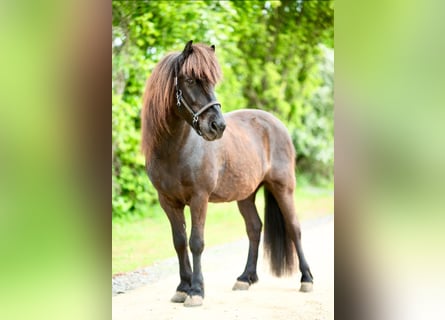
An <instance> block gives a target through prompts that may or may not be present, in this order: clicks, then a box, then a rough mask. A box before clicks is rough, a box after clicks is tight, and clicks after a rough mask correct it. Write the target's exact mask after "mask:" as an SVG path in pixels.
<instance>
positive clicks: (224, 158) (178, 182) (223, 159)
mask: <svg viewBox="0 0 445 320" xmlns="http://www.w3.org/2000/svg"><path fill="white" fill-rule="evenodd" d="M221 76H222V74H221V69H220V66H219V64H218V61H217V59H216V55H215V46H214V45H211V46H207V45H204V44H193V41H189V42H188V43H187V44H186V46H185V48H184V50H183V51H182V52H172V53H169V54H167V55H166V56H165V57H164V58H163V59H161V61H160V62H159V63H158V64H157V65H156V66H155V68H154V70H153V71H152V74H151V76H150V77H149V78H148V80H147V83H146V87H145V92H144V96H143V107H142V111H141V127H142V128H141V129H142V130H141V132H142V142H141V147H142V152H143V153H144V155H145V164H146V165H145V166H146V171H147V174H148V177H149V179H150V180H151V182H152V184H153V186H154V187H155V189H156V190H157V193H158V198H159V203H160V205H161V207H162V208H163V210H164V211H165V213H166V215H167V217H168V219H169V221H170V225H171V230H172V236H173V244H174V247H175V250H176V253H177V256H178V261H179V275H180V283H179V285H178V287H177V288H176V292H175V294H174V295H173V297H172V298H171V301H172V302H177V303H183V304H184V306H186V307H191V306H200V305H202V304H203V299H204V280H203V275H202V271H201V254H202V252H203V250H204V225H205V220H206V214H207V205H208V202H231V201H237V204H238V208H239V211H240V212H241V215H242V217H243V218H244V222H245V227H246V231H247V236H248V239H249V250H248V256H247V263H246V266H245V269H244V271H243V272H242V274H241V275H240V276H239V277H238V278H237V280H236V282H235V285H234V286H233V290H247V289H248V288H249V287H250V286H251V285H252V284H254V283H255V282H257V281H258V275H257V270H256V269H257V259H258V247H259V243H260V237H261V230H262V227H263V224H262V222H261V219H260V217H259V215H258V211H257V209H256V206H255V196H256V194H257V191H258V190H259V189H260V188H261V187H263V189H264V193H265V218H264V239H263V242H264V244H263V245H264V253H265V256H266V257H268V260H269V262H270V266H271V271H272V273H273V274H274V275H275V276H278V277H279V276H283V275H289V274H292V272H293V271H295V263H296V262H295V253H296V254H297V256H298V262H299V270H300V272H301V275H302V276H301V281H300V282H301V287H300V291H303V292H308V291H311V290H312V286H313V277H312V274H311V271H310V269H309V265H308V263H307V261H306V259H305V257H304V254H303V249H302V245H301V230H300V224H299V221H298V219H297V216H296V213H295V207H294V198H293V193H294V189H295V150H294V147H293V144H292V141H291V138H290V136H289V133H288V131H287V129H286V127H285V126H284V124H283V123H281V122H280V121H279V120H278V119H277V118H275V117H274V116H273V115H272V114H270V113H267V112H265V111H261V110H256V109H244V110H236V111H232V112H229V113H226V114H224V115H223V114H222V112H221V104H220V103H219V102H218V101H217V100H216V97H215V92H214V88H215V85H216V83H217V82H218V81H219V80H220V79H221ZM185 206H189V207H190V212H191V223H192V226H191V235H190V239H189V244H187V232H186V226H185V217H184V208H185ZM188 246H190V251H191V253H192V258H193V268H192V266H191V264H190V260H189V253H188Z"/></svg>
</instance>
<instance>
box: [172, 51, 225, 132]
mask: <svg viewBox="0 0 445 320" xmlns="http://www.w3.org/2000/svg"><path fill="white" fill-rule="evenodd" d="M184 61H185V59H184V57H183V55H182V54H180V55H179V57H178V60H177V63H176V64H175V90H176V106H177V107H178V109H179V111H181V105H184V107H185V109H186V110H187V111H188V112H189V113H190V115H191V116H192V123H191V125H192V127H193V129H195V131H196V133H197V134H198V135H200V136H202V132H201V129H200V126H199V116H200V115H201V114H203V113H204V112H205V111H206V110H207V109H209V108H211V107H213V106H216V105H217V106H219V107H220V108H221V104H220V103H219V102H218V101H211V102H209V103H207V104H206V105H205V106H203V107H202V108H201V109H199V111H198V112H194V111H193V109H192V108H191V107H190V106H189V104H188V103H187V101H185V99H184V97H183V96H182V91H181V89H179V86H178V73H179V70H180V69H181V66H182V64H183V63H184Z"/></svg>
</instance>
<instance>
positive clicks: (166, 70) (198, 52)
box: [141, 44, 221, 160]
mask: <svg viewBox="0 0 445 320" xmlns="http://www.w3.org/2000/svg"><path fill="white" fill-rule="evenodd" d="M192 48H193V52H192V53H191V54H190V55H189V56H188V57H187V59H186V60H185V61H184V63H183V65H182V67H181V70H180V73H182V74H184V75H186V76H189V77H194V78H198V79H203V80H206V82H208V83H209V84H211V85H212V86H214V85H216V83H217V82H218V81H219V80H220V79H221V69H220V66H219V64H218V61H217V59H216V55H215V53H214V50H213V49H212V48H211V47H209V46H205V45H202V44H194V45H192ZM179 55H180V53H179V52H173V53H169V54H168V55H166V56H165V57H164V58H163V59H162V60H161V61H160V62H159V63H158V64H157V65H156V67H155V68H154V69H153V72H152V74H151V76H150V77H149V78H148V80H147V84H146V87H145V93H144V97H143V106H142V113H141V125H142V141H141V149H142V152H143V153H144V154H145V158H146V159H147V160H149V159H150V158H151V156H152V153H153V150H154V148H156V146H157V145H158V144H159V142H160V140H161V138H162V137H165V136H166V135H170V128H169V127H168V119H169V118H170V117H173V116H175V115H174V108H175V105H176V101H175V86H174V68H175V63H176V62H177V58H178V56H179Z"/></svg>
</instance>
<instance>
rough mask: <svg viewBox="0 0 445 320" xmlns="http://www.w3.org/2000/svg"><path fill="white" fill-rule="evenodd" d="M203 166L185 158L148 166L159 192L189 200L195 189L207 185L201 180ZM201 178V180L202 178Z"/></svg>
mask: <svg viewBox="0 0 445 320" xmlns="http://www.w3.org/2000/svg"><path fill="white" fill-rule="evenodd" d="M201 172H202V168H200V167H198V166H197V164H196V163H195V164H194V165H193V164H190V163H188V162H187V161H185V160H183V159H175V160H174V161H162V162H155V163H153V164H152V165H151V166H150V168H148V176H149V178H150V180H151V182H152V183H153V186H154V187H155V188H156V190H158V191H159V192H161V193H163V194H166V195H168V196H170V197H173V198H177V199H179V200H181V201H184V202H187V201H188V199H189V198H190V196H191V194H192V193H193V192H194V190H195V189H197V188H199V187H200V186H203V185H206V184H207V181H201V180H202V176H201V174H200V173H201ZM200 179H201V180H200Z"/></svg>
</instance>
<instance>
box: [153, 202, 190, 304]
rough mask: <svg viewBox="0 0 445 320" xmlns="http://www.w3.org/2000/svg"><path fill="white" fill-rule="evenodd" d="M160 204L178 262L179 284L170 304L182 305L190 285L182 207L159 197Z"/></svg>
mask: <svg viewBox="0 0 445 320" xmlns="http://www.w3.org/2000/svg"><path fill="white" fill-rule="evenodd" d="M159 200H160V204H161V206H162V208H163V209H164V211H165V213H166V214H167V216H168V219H169V220H170V225H171V229H172V235H173V244H174V246H175V250H176V254H177V255H178V260H179V275H180V278H181V282H180V283H179V285H178V287H177V289H176V293H175V294H174V296H173V297H172V298H171V300H170V301H171V302H179V303H182V302H184V301H185V299H186V298H187V295H188V292H189V291H190V288H191V285H192V268H191V266H190V260H189V256H188V249H187V231H186V228H185V218H184V205H181V204H174V203H171V202H169V201H168V200H166V199H165V198H163V197H159Z"/></svg>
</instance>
